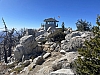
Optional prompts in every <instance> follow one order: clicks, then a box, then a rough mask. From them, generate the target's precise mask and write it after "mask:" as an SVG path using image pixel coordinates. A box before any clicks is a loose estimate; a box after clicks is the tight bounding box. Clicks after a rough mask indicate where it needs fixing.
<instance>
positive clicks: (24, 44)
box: [14, 35, 40, 60]
mask: <svg viewBox="0 0 100 75" xmlns="http://www.w3.org/2000/svg"><path fill="white" fill-rule="evenodd" d="M37 47H38V45H37V42H36V41H35V37H34V36H33V35H28V36H23V37H22V38H21V39H20V44H18V45H17V46H16V48H15V49H14V55H15V59H17V60H21V58H22V56H23V55H29V54H31V53H33V52H34V53H36V52H38V51H40V50H38V49H39V48H37Z"/></svg>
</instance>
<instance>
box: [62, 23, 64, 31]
mask: <svg viewBox="0 0 100 75" xmlns="http://www.w3.org/2000/svg"><path fill="white" fill-rule="evenodd" d="M64 25H65V24H64V22H62V32H64V30H65V27H64Z"/></svg>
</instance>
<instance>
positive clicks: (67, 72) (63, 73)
mask: <svg viewBox="0 0 100 75" xmlns="http://www.w3.org/2000/svg"><path fill="white" fill-rule="evenodd" d="M50 75H75V74H74V73H73V71H72V70H71V69H59V70H57V71H54V72H51V73H50Z"/></svg>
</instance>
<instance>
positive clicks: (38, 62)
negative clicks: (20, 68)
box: [33, 56, 44, 65]
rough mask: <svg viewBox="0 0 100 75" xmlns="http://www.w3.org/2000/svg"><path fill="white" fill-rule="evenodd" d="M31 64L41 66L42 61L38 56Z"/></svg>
mask: <svg viewBox="0 0 100 75" xmlns="http://www.w3.org/2000/svg"><path fill="white" fill-rule="evenodd" d="M33 62H34V64H36V65H41V64H42V63H43V62H44V59H43V57H42V56H38V57H37V58H35V59H34V60H33Z"/></svg>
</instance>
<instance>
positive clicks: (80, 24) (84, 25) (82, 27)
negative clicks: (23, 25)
mask: <svg viewBox="0 0 100 75" xmlns="http://www.w3.org/2000/svg"><path fill="white" fill-rule="evenodd" d="M76 27H77V30H78V31H91V27H92V25H91V22H90V23H89V22H86V20H85V21H83V20H82V19H81V20H77V23H76Z"/></svg>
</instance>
